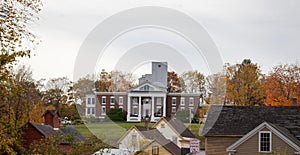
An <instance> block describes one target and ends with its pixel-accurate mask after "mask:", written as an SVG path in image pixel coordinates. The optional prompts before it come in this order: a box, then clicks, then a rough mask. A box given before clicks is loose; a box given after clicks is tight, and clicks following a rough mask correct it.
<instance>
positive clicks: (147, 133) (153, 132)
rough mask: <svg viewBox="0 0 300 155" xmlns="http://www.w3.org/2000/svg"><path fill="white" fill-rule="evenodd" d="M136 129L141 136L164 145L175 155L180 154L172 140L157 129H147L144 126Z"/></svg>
mask: <svg viewBox="0 0 300 155" xmlns="http://www.w3.org/2000/svg"><path fill="white" fill-rule="evenodd" d="M135 127H136V129H137V130H139V131H140V133H141V134H143V136H144V137H145V138H147V139H150V140H154V141H156V142H158V143H159V144H160V145H162V146H163V147H164V148H165V149H167V150H168V151H170V152H171V153H172V154H174V155H177V154H180V152H181V150H180V148H179V147H178V146H177V145H176V144H174V143H173V142H171V141H170V140H167V139H166V138H165V137H164V136H163V135H162V134H161V133H160V132H159V131H158V130H157V129H155V128H147V127H144V126H135Z"/></svg>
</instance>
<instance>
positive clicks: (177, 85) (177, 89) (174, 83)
mask: <svg viewBox="0 0 300 155" xmlns="http://www.w3.org/2000/svg"><path fill="white" fill-rule="evenodd" d="M168 92H170V93H181V92H182V81H181V80H180V78H179V76H178V75H177V73H175V72H174V71H172V72H168Z"/></svg>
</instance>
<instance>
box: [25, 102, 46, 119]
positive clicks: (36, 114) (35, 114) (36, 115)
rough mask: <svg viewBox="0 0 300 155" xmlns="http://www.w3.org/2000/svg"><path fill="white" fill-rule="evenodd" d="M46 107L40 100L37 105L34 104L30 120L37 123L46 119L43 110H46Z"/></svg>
mask: <svg viewBox="0 0 300 155" xmlns="http://www.w3.org/2000/svg"><path fill="white" fill-rule="evenodd" d="M45 109H46V108H45V107H44V104H43V102H41V101H40V102H39V103H37V104H36V105H34V107H33V109H32V110H31V112H30V114H29V120H30V122H35V123H43V122H44V119H43V117H42V114H43V112H44V111H45Z"/></svg>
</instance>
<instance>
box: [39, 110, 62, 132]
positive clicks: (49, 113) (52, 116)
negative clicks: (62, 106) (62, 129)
mask: <svg viewBox="0 0 300 155" xmlns="http://www.w3.org/2000/svg"><path fill="white" fill-rule="evenodd" d="M43 116H44V120H45V125H51V126H52V127H53V128H54V130H58V129H59V125H60V122H59V117H60V114H59V112H58V111H57V110H46V111H45V112H44V114H43Z"/></svg>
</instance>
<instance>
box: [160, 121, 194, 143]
mask: <svg viewBox="0 0 300 155" xmlns="http://www.w3.org/2000/svg"><path fill="white" fill-rule="evenodd" d="M165 119H166V120H167V121H168V122H169V124H170V125H171V126H172V127H173V128H174V129H175V130H176V131H177V132H178V133H179V134H180V135H181V136H182V137H189V138H195V135H194V134H193V133H192V132H191V131H190V130H189V129H188V128H187V127H186V126H185V125H184V124H183V123H182V121H181V120H180V119H176V118H165Z"/></svg>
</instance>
